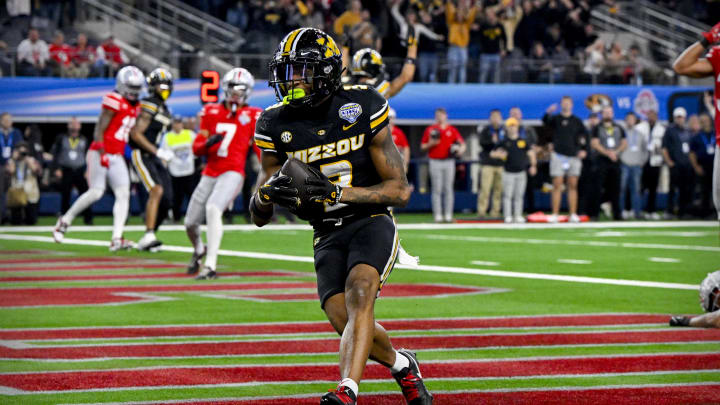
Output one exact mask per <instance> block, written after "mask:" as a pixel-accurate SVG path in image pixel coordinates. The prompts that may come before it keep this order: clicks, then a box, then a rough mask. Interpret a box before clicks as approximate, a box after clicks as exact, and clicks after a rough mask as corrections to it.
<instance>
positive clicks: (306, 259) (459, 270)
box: [0, 234, 720, 290]
mask: <svg viewBox="0 0 720 405" xmlns="http://www.w3.org/2000/svg"><path fill="white" fill-rule="evenodd" d="M445 238H449V239H452V240H454V239H456V238H455V237H451V236H440V235H438V239H445ZM458 238H460V240H463V239H467V238H475V237H458ZM3 239H5V240H22V241H32V242H46V243H55V241H54V240H53V238H52V237H49V236H31V235H11V234H0V240H3ZM493 239H495V238H493ZM497 239H510V238H497ZM523 240H524V239H518V241H520V242H519V243H524V242H522V241H523ZM538 241H542V240H540V239H538ZM542 242H543V243H544V242H545V241H542ZM562 242H572V241H562ZM538 243H539V242H538ZM603 243H610V242H603ZM63 244H68V245H85V246H87V245H93V246H108V245H109V242H103V241H98V240H87V239H72V238H66V239H65V240H64V241H63ZM613 245H615V244H613ZM667 246H669V247H670V248H676V246H674V245H667ZM695 247H698V248H699V247H701V246H695ZM702 247H704V248H707V249H714V250H717V251H719V252H720V248H711V247H706V246H702ZM665 248H668V247H665ZM161 250H166V251H171V252H185V253H192V252H193V248H191V247H189V246H172V245H163V246H161ZM714 250H713V251H714ZM218 253H219V254H220V255H222V256H234V257H246V258H253V259H268V260H282V261H291V262H300V263H314V259H313V258H312V257H311V256H291V255H281V254H275V253H259V252H243V251H235V250H226V249H220V250H219V251H218ZM395 267H396V268H400V269H409V270H417V271H434V272H440V273H456V274H474V275H478V276H489V277H508V278H523V279H533V280H550V281H563V282H573V283H585V284H606V285H622V286H628V287H649V288H667V289H675V290H697V289H698V286H697V285H695V284H681V283H664V282H657V281H641V280H623V279H612V278H598V277H581V276H564V275H557V274H541V273H525V272H515V271H504V270H490V269H473V268H466V267H450V266H432V265H423V264H421V265H418V266H406V265H400V264H398V265H395Z"/></svg>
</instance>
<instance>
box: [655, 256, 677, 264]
mask: <svg viewBox="0 0 720 405" xmlns="http://www.w3.org/2000/svg"><path fill="white" fill-rule="evenodd" d="M648 260H650V261H651V262H655V263H680V259H673V258H672V257H650V258H648Z"/></svg>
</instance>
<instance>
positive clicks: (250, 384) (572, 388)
mask: <svg viewBox="0 0 720 405" xmlns="http://www.w3.org/2000/svg"><path fill="white" fill-rule="evenodd" d="M700 373H703V372H700ZM700 373H697V372H689V373H688V374H700ZM665 374H666V373H664V372H659V373H657V375H665ZM647 375H655V372H650V373H647ZM582 376H584V375H582V374H577V375H574V376H571V377H572V378H581V377H582ZM588 376H589V377H590V378H598V377H600V378H602V377H605V375H602V374H599V375H597V377H596V376H594V375H592V374H589V375H588ZM610 376H612V374H610ZM618 376H620V377H622V376H623V374H618ZM554 377H555V376H554V375H547V376H542V377H538V378H548V379H551V378H554ZM512 378H513V379H516V378H518V379H522V377H512ZM560 378H567V377H564V376H560ZM504 379H508V377H504ZM535 379H537V378H535ZM446 380H449V381H458V380H461V381H462V379H456V378H449V379H445V378H438V379H437V381H446ZM486 380H488V379H487V378H485V377H478V378H467V379H464V381H486ZM426 381H433V379H431V378H428V379H426ZM335 382H336V381H335V380H313V381H292V380H290V381H271V382H247V383H229V384H199V385H165V386H149V387H127V388H92V389H84V390H55V391H25V392H23V393H22V394H23V395H28V394H30V395H48V394H64V393H68V394H69V393H79V392H121V391H146V390H147V391H156V390H168V389H172V390H178V389H198V388H200V389H202V388H214V389H217V388H239V387H257V386H263V385H270V386H273V385H288V384H293V385H311V384H331V383H335ZM363 382H365V383H383V382H387V380H386V379H383V380H379V379H368V380H363ZM696 385H718V386H720V383H718V382H709V383H695V384H693V383H679V384H672V383H671V384H662V385H659V384H643V385H640V386H638V385H606V386H585V387H578V386H569V387H552V388H525V389H523V388H510V389H503V388H500V389H494V390H483V391H466V390H462V391H455V393H468V392H519V391H586V390H596V389H619V388H650V387H658V388H660V387H667V386H696ZM433 392H434V393H450V392H443V391H433ZM373 394H375V395H387V394H394V395H398V396H400V394H399V393H398V392H388V393H379V392H370V393H363V395H364V396H368V395H373ZM316 395H318V394H301V396H300V395H288V396H284V397H282V398H303V397H312V396H316ZM271 398H273V397H252V399H248V401H256V400H260V399H271ZM233 400H234V401H245V398H243V397H240V398H234V399H233ZM205 401H207V402H211V401H210V400H207V399H206V400H202V401H200V400H197V402H205ZM167 402H168V401H155V402H129V403H128V402H125V403H124V404H141V403H142V404H152V403H167ZM178 403H182V401H179V402H178ZM104 404H105V405H107V404H108V403H104ZM120 404H122V402H121V403H120Z"/></svg>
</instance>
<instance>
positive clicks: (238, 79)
mask: <svg viewBox="0 0 720 405" xmlns="http://www.w3.org/2000/svg"><path fill="white" fill-rule="evenodd" d="M221 85H222V89H223V92H224V93H225V100H227V101H228V102H230V103H233V104H241V105H242V104H245V103H246V102H247V100H248V99H249V98H250V94H252V90H253V87H254V86H255V78H254V77H253V75H252V74H251V73H250V72H248V71H247V70H245V69H243V68H233V69H230V71H229V72H227V73H225V76H223V78H222V83H221Z"/></svg>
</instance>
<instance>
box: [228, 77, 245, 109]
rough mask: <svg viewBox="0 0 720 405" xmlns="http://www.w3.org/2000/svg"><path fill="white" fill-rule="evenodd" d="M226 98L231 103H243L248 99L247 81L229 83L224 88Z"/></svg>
mask: <svg viewBox="0 0 720 405" xmlns="http://www.w3.org/2000/svg"><path fill="white" fill-rule="evenodd" d="M223 90H224V91H225V100H226V101H227V102H228V103H231V104H238V105H243V104H245V102H246V101H247V99H248V95H249V91H248V86H247V85H246V84H245V83H232V82H231V83H228V84H227V86H226V87H225V88H224V89H223Z"/></svg>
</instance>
